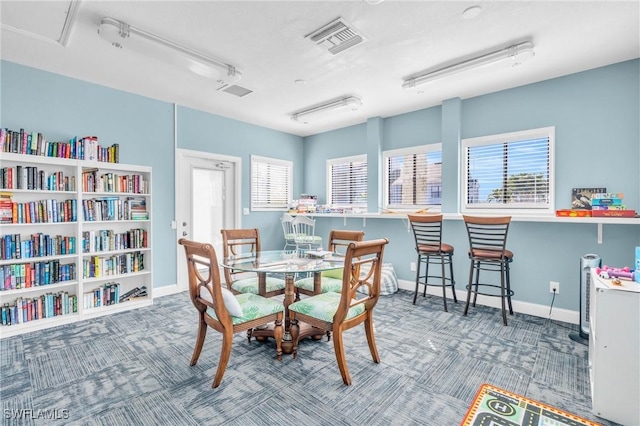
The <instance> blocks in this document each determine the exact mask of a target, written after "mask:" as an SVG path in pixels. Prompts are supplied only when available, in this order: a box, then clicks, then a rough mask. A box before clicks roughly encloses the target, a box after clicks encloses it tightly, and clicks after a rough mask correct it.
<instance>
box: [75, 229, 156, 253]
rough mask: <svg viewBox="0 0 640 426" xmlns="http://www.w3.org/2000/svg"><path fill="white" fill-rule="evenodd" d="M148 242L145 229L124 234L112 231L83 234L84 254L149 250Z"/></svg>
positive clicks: (101, 230)
mask: <svg viewBox="0 0 640 426" xmlns="http://www.w3.org/2000/svg"><path fill="white" fill-rule="evenodd" d="M147 241H148V240H147V230H146V229H143V228H137V229H130V230H128V231H127V232H122V233H117V232H115V231H113V230H111V229H100V230H97V231H84V232H83V233H82V252H83V253H95V252H100V251H112V250H127V249H140V248H147Z"/></svg>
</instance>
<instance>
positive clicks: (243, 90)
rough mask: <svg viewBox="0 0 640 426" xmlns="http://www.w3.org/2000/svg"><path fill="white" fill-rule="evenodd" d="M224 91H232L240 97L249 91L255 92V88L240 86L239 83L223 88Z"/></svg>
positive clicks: (231, 92)
mask: <svg viewBox="0 0 640 426" xmlns="http://www.w3.org/2000/svg"><path fill="white" fill-rule="evenodd" d="M222 91H223V92H227V93H230V94H232V95H236V96H237V97H239V98H241V97H243V96H246V95H248V94H249V93H253V90H249V89H247V88H245V87H242V86H238V85H237V84H232V85H230V86H227V87H225V88H224V89H222Z"/></svg>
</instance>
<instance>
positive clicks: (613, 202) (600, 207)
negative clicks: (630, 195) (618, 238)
mask: <svg viewBox="0 0 640 426" xmlns="http://www.w3.org/2000/svg"><path fill="white" fill-rule="evenodd" d="M635 215H636V211H635V210H629V209H627V206H626V205H625V204H624V194H623V193H621V192H619V193H616V192H611V193H610V192H602V193H595V194H591V216H593V217H635Z"/></svg>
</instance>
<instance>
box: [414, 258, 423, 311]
mask: <svg viewBox="0 0 640 426" xmlns="http://www.w3.org/2000/svg"><path fill="white" fill-rule="evenodd" d="M421 259H422V257H421V256H420V255H418V264H417V267H416V291H415V293H414V294H413V304H414V305H415V304H416V299H417V297H418V287H420V267H421V265H420V263H421Z"/></svg>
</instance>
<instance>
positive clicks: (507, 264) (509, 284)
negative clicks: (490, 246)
mask: <svg viewBox="0 0 640 426" xmlns="http://www.w3.org/2000/svg"><path fill="white" fill-rule="evenodd" d="M505 268H506V271H507V302H509V314H510V315H513V306H512V305H511V277H510V275H509V262H507V263H506V264H505Z"/></svg>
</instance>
